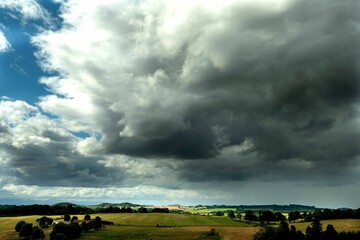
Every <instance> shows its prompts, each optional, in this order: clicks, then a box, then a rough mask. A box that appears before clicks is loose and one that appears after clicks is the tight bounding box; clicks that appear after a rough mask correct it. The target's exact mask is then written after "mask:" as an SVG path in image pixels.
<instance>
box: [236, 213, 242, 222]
mask: <svg viewBox="0 0 360 240" xmlns="http://www.w3.org/2000/svg"><path fill="white" fill-rule="evenodd" d="M236 218H237V219H240V220H241V219H242V215H241V212H237V213H236Z"/></svg>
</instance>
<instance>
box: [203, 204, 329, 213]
mask: <svg viewBox="0 0 360 240" xmlns="http://www.w3.org/2000/svg"><path fill="white" fill-rule="evenodd" d="M204 207H206V208H236V209H237V210H239V211H245V210H253V211H259V210H271V211H275V212H276V211H279V212H280V211H313V210H316V209H322V208H317V207H315V206H307V205H301V204H288V205H278V204H266V205H212V206H206V205H205V206H204Z"/></svg>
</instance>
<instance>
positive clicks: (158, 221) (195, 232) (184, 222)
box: [0, 213, 360, 240]
mask: <svg viewBox="0 0 360 240" xmlns="http://www.w3.org/2000/svg"><path fill="white" fill-rule="evenodd" d="M77 216H78V217H79V219H83V218H84V216H83V215H77ZM96 216H100V217H101V218H102V219H103V220H106V221H111V222H114V225H112V226H108V225H107V226H106V227H105V228H103V229H101V230H97V231H94V232H91V233H83V234H82V236H81V238H80V240H95V239H96V240H102V239H104V240H105V239H110V240H111V239H114V240H115V239H119V240H140V239H142V240H146V239H148V240H150V239H152V240H165V239H174V240H185V239H193V240H212V239H213V240H215V239H218V238H215V237H212V236H208V235H207V234H208V233H209V232H210V230H211V229H212V228H214V229H215V230H216V232H218V233H219V235H220V239H222V240H251V239H252V236H253V235H254V234H255V232H256V231H257V230H258V229H259V227H256V226H254V225H250V224H247V223H244V222H237V221H233V220H231V219H230V218H228V217H218V216H201V215H191V214H161V213H147V214H141V213H132V214H128V213H120V214H115V213H109V214H94V215H92V216H91V217H92V218H95V217H96ZM39 217H41V216H23V217H0V239H10V240H15V239H16V240H17V239H19V238H18V235H17V233H16V232H15V230H14V227H15V225H16V223H17V222H19V221H21V220H24V221H26V222H30V223H33V224H34V225H36V219H37V218H39ZM49 217H52V218H53V219H56V218H60V216H49ZM55 221H58V220H55ZM292 224H293V223H292ZM309 224H310V223H295V224H294V225H295V226H296V228H297V229H299V230H302V231H305V229H306V227H307V226H308V225H309ZM322 224H323V228H325V227H326V225H327V224H333V225H334V227H335V229H336V230H337V231H339V232H340V231H355V230H356V231H358V230H360V220H353V219H348V220H327V221H322ZM157 225H159V227H157ZM44 232H45V234H46V238H45V239H50V237H49V234H50V232H51V228H49V229H45V230H44Z"/></svg>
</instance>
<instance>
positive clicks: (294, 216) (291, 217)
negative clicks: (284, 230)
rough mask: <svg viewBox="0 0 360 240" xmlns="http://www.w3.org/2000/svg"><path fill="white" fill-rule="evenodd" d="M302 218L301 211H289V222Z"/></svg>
mask: <svg viewBox="0 0 360 240" xmlns="http://www.w3.org/2000/svg"><path fill="white" fill-rule="evenodd" d="M300 218H301V214H300V212H299V211H295V212H289V214H288V219H289V222H291V221H295V220H298V219H300Z"/></svg>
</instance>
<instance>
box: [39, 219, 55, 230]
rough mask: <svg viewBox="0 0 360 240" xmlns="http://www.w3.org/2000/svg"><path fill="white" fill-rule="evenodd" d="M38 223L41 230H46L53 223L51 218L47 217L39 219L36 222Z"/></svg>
mask: <svg viewBox="0 0 360 240" xmlns="http://www.w3.org/2000/svg"><path fill="white" fill-rule="evenodd" d="M36 221H37V222H38V223H39V226H40V227H42V228H47V227H49V225H51V224H52V223H53V221H54V220H53V219H52V218H48V217H41V218H39V219H37V220H36Z"/></svg>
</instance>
